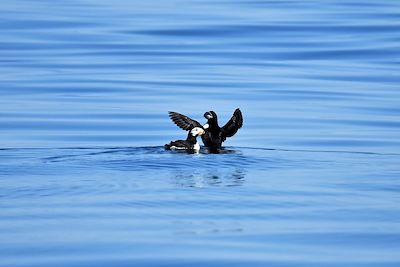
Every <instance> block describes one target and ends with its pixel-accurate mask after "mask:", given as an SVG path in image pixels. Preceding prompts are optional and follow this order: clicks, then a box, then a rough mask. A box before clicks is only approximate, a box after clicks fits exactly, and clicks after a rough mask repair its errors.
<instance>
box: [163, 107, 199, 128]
mask: <svg viewBox="0 0 400 267" xmlns="http://www.w3.org/2000/svg"><path fill="white" fill-rule="evenodd" d="M168 114H169V117H170V118H171V120H172V121H173V122H174V123H175V124H176V125H177V126H178V127H179V128H181V129H183V130H185V131H189V130H191V129H193V128H194V127H201V128H203V126H202V125H201V124H200V123H199V122H198V121H195V120H193V119H191V118H189V117H188V116H185V115H183V114H180V113H178V112H173V111H168Z"/></svg>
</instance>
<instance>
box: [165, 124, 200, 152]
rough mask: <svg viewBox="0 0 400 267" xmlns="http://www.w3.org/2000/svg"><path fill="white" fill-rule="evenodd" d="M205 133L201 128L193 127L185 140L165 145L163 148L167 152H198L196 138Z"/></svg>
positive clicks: (198, 146) (198, 147)
mask: <svg viewBox="0 0 400 267" xmlns="http://www.w3.org/2000/svg"><path fill="white" fill-rule="evenodd" d="M204 133H205V131H204V129H203V127H194V128H193V129H191V130H190V131H189V133H188V136H187V138H186V140H176V141H171V142H170V143H169V144H165V145H164V147H165V149H167V150H175V149H176V150H190V151H195V152H198V151H199V150H200V145H199V143H198V142H197V136H199V135H203V134H204Z"/></svg>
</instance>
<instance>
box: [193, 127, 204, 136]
mask: <svg viewBox="0 0 400 267" xmlns="http://www.w3.org/2000/svg"><path fill="white" fill-rule="evenodd" d="M190 134H191V135H193V136H200V135H203V134H205V131H204V130H203V129H202V128H200V127H194V128H193V129H192V130H190Z"/></svg>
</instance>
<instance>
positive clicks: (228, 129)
mask: <svg viewBox="0 0 400 267" xmlns="http://www.w3.org/2000/svg"><path fill="white" fill-rule="evenodd" d="M169 116H170V118H171V119H172V121H173V122H174V123H175V124H176V125H177V126H178V127H180V128H181V129H183V130H189V129H192V128H193V127H199V128H202V129H204V130H205V134H204V135H202V136H201V139H202V140H203V143H204V145H205V146H206V147H208V148H211V149H218V148H221V146H222V142H224V141H225V140H226V138H227V137H231V136H233V135H234V134H235V133H236V132H237V131H238V130H239V129H240V128H241V127H242V125H243V116H242V112H241V111H240V109H238V108H237V109H236V110H235V112H234V113H233V115H232V117H231V119H230V120H229V121H228V122H227V123H226V124H225V125H224V126H223V127H219V125H218V118H217V114H216V113H215V112H214V111H208V112H206V113H204V117H205V118H206V119H207V123H206V124H205V125H204V126H202V125H201V124H200V123H199V122H198V121H196V120H193V119H191V118H189V117H187V116H185V115H182V114H180V113H177V112H172V111H170V112H169Z"/></svg>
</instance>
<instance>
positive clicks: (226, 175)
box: [172, 168, 245, 188]
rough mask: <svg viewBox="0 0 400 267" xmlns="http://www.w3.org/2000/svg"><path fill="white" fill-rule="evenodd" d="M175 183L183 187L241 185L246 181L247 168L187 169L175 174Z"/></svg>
mask: <svg viewBox="0 0 400 267" xmlns="http://www.w3.org/2000/svg"><path fill="white" fill-rule="evenodd" d="M172 179H173V183H174V184H176V185H178V186H182V187H197V188H201V187H212V186H241V185H243V183H244V182H245V170H244V169H240V168H234V169H211V170H204V169H202V170H196V171H194V172H192V173H188V172H187V171H185V170H179V171H176V172H175V173H174V174H173V177H172Z"/></svg>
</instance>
